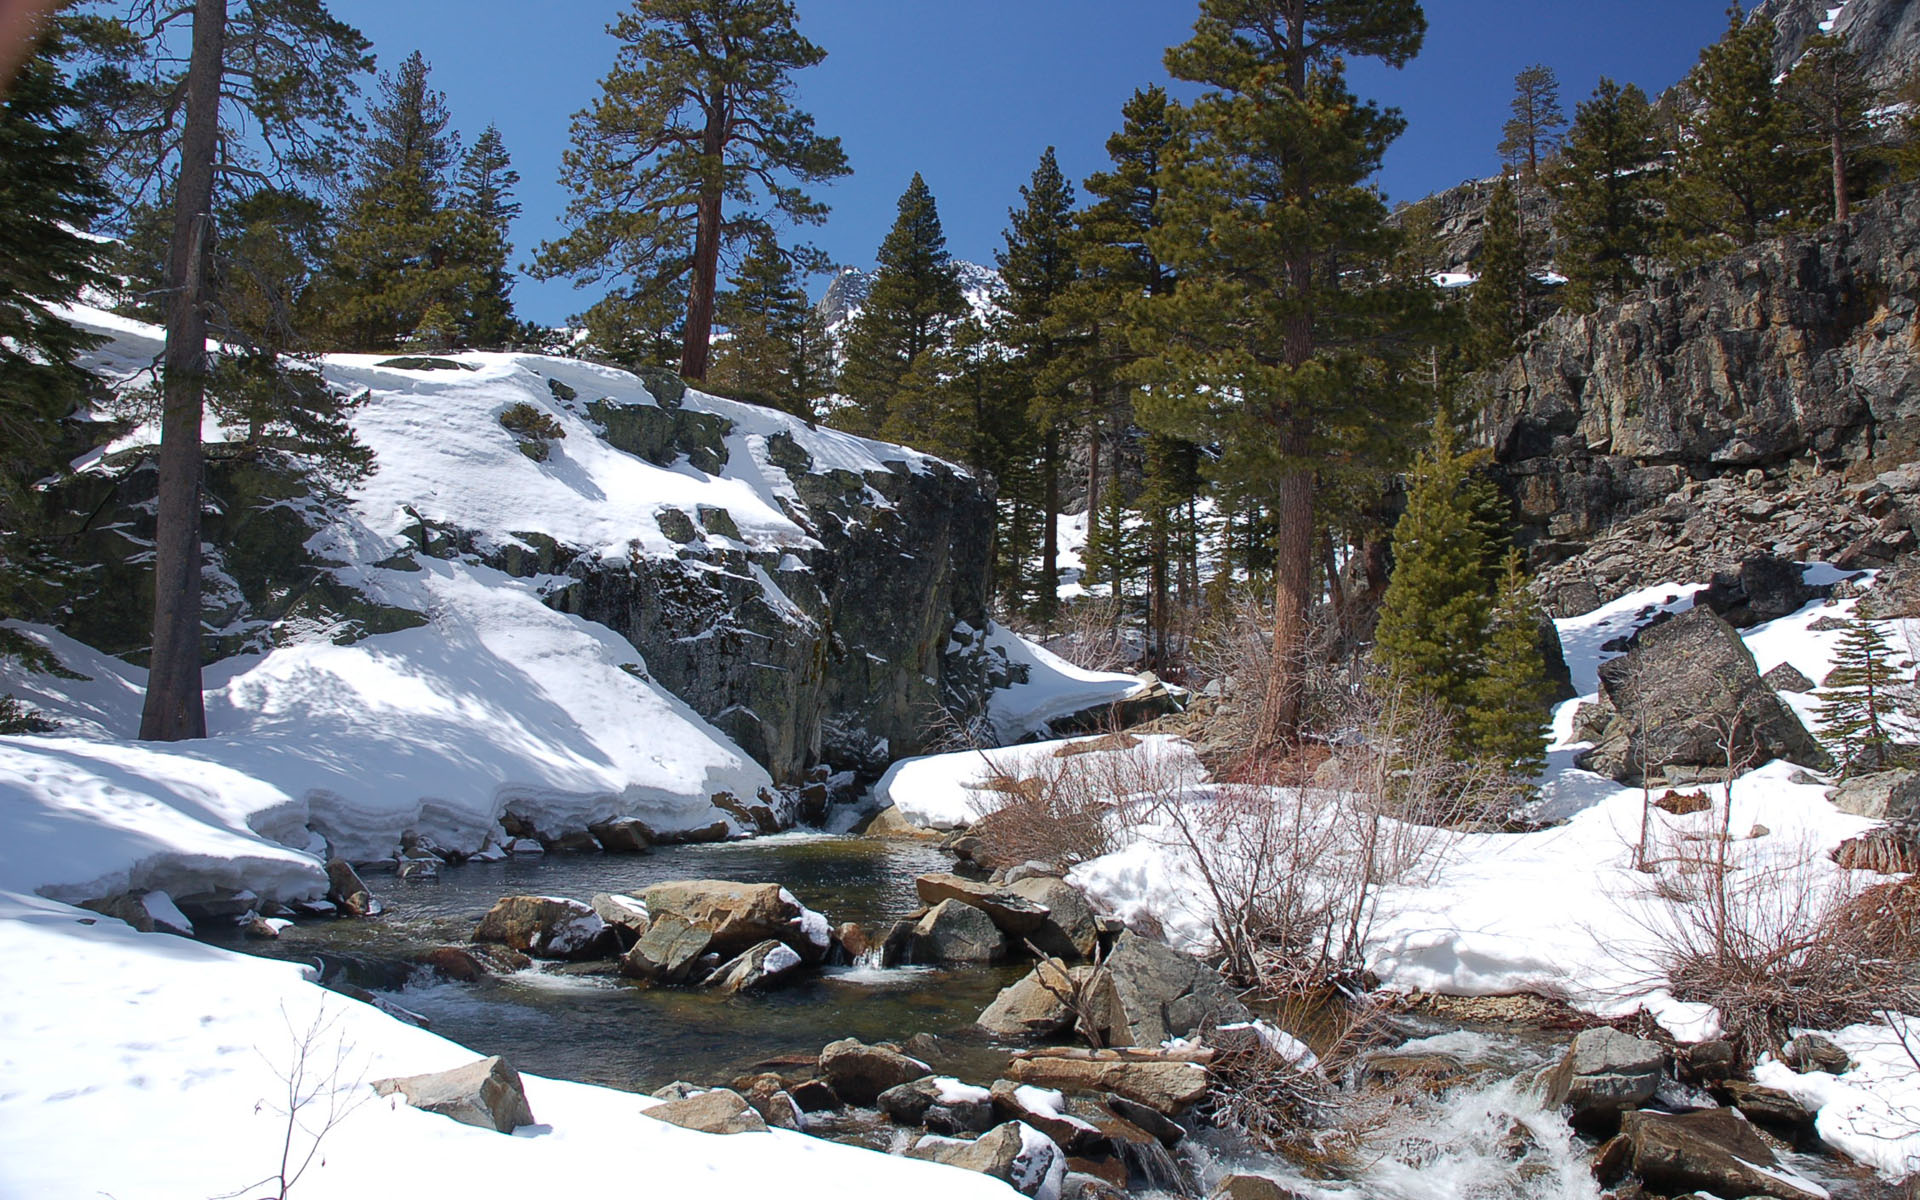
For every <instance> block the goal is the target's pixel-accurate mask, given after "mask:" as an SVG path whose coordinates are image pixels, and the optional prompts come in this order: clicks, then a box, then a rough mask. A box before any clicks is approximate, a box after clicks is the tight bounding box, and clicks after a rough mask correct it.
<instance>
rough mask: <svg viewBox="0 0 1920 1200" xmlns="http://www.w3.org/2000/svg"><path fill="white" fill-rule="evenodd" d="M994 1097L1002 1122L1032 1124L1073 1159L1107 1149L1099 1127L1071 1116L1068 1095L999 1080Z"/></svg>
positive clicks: (1008, 1080)
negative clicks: (1068, 1107)
mask: <svg viewBox="0 0 1920 1200" xmlns="http://www.w3.org/2000/svg"><path fill="white" fill-rule="evenodd" d="M991 1094H992V1096H993V1111H994V1114H995V1116H996V1117H997V1118H998V1119H999V1120H1000V1121H1021V1122H1024V1123H1026V1124H1028V1125H1031V1126H1033V1127H1034V1128H1035V1129H1038V1130H1039V1131H1040V1132H1041V1133H1044V1134H1046V1135H1047V1136H1048V1137H1050V1138H1052V1139H1053V1140H1054V1143H1055V1144H1056V1145H1058V1146H1059V1147H1060V1148H1061V1149H1063V1150H1065V1151H1066V1152H1067V1154H1068V1155H1070V1156H1072V1155H1087V1154H1095V1153H1099V1152H1101V1151H1103V1150H1105V1149H1106V1148H1107V1140H1106V1137H1105V1135H1104V1134H1102V1133H1101V1132H1100V1128H1099V1126H1097V1125H1094V1124H1093V1123H1091V1122H1089V1121H1083V1120H1081V1119H1080V1118H1079V1117H1076V1116H1073V1115H1071V1114H1070V1113H1068V1112H1067V1099H1066V1096H1065V1095H1063V1094H1062V1093H1060V1092H1057V1091H1054V1090H1052V1089H1050V1088H1037V1087H1034V1086H1033V1085H1032V1084H1025V1083H1015V1082H1014V1081H1013V1080H1011V1079H996V1080H994V1083H993V1087H992V1089H991ZM1156 1115H1157V1114H1156ZM1161 1119H1162V1120H1164V1119H1165V1118H1161ZM989 1124H991V1122H989Z"/></svg>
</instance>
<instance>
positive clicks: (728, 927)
mask: <svg viewBox="0 0 1920 1200" xmlns="http://www.w3.org/2000/svg"><path fill="white" fill-rule="evenodd" d="M640 895H641V899H643V900H645V901H646V904H647V911H648V912H650V913H652V914H653V918H654V920H656V921H657V920H659V919H660V917H661V916H662V915H663V914H667V913H671V914H673V915H675V916H678V917H680V918H681V919H682V920H684V921H686V922H687V923H688V924H690V925H695V926H698V927H700V928H702V929H705V930H706V931H707V933H708V937H709V939H710V945H709V949H711V950H713V951H715V952H716V953H718V954H721V955H734V954H739V953H740V952H741V951H743V950H746V949H748V948H749V947H751V946H753V945H754V944H755V943H758V942H764V941H767V940H769V939H771V940H773V941H776V942H783V943H785V944H786V945H787V946H789V947H791V948H792V949H793V951H794V952H795V953H797V954H799V955H800V956H801V957H802V958H804V959H806V960H807V961H808V962H819V961H820V960H821V959H822V958H824V957H826V950H827V947H826V946H825V945H824V944H819V943H816V942H814V941H813V940H812V939H811V938H809V937H808V936H807V935H806V933H805V931H804V930H803V929H802V928H801V927H800V925H799V924H798V922H800V921H801V919H802V914H803V913H804V912H805V911H806V909H805V908H804V907H803V906H802V905H801V904H800V902H799V901H798V900H796V899H794V898H793V895H792V894H791V893H790V892H788V891H787V890H786V889H785V888H783V887H781V886H780V885H779V884H777V883H733V882H730V881H728V880H724V879H688V880H681V881H678V882H674V883H656V884H654V885H653V886H652V887H650V888H647V889H646V890H645V891H643V892H642V893H641V894H640ZM821 932H822V933H824V932H825V930H822V931H821Z"/></svg>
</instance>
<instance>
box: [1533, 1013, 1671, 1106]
mask: <svg viewBox="0 0 1920 1200" xmlns="http://www.w3.org/2000/svg"><path fill="white" fill-rule="evenodd" d="M1665 1064H1666V1051H1664V1050H1662V1049H1661V1048H1660V1045H1659V1043H1657V1042H1649V1041H1647V1040H1646V1039H1644V1038H1637V1037H1634V1036H1633V1035H1632V1034H1627V1033H1622V1032H1620V1031H1619V1030H1617V1029H1613V1028H1610V1027H1607V1026H1601V1027H1600V1028H1598V1029H1588V1030H1585V1031H1583V1032H1582V1033H1581V1034H1580V1035H1579V1036H1577V1037H1575V1038H1574V1039H1573V1045H1572V1046H1570V1047H1568V1049H1567V1052H1566V1054H1565V1055H1564V1056H1563V1057H1562V1058H1561V1059H1560V1062H1559V1064H1558V1065H1557V1066H1555V1067H1553V1068H1552V1069H1551V1070H1550V1071H1548V1072H1547V1073H1546V1074H1545V1076H1543V1078H1542V1084H1543V1086H1544V1088H1545V1099H1546V1106H1547V1107H1548V1108H1558V1107H1560V1106H1561V1105H1565V1106H1567V1107H1568V1108H1569V1109H1571V1110H1572V1118H1573V1120H1574V1123H1575V1124H1579V1125H1594V1124H1607V1123H1609V1122H1610V1121H1611V1119H1612V1118H1613V1117H1614V1116H1615V1115H1617V1114H1619V1113H1621V1112H1624V1111H1626V1110H1627V1109H1630V1108H1636V1107H1638V1106H1639V1105H1641V1104H1644V1103H1646V1102H1647V1101H1648V1100H1651V1099H1652V1098H1653V1093H1654V1089H1655V1088H1657V1087H1659V1086H1660V1074H1661V1070H1662V1068H1663V1067H1664V1066H1665Z"/></svg>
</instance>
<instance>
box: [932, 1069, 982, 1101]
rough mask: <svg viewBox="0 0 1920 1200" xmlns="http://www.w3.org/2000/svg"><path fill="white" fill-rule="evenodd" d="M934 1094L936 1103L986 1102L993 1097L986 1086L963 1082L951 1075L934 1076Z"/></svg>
mask: <svg viewBox="0 0 1920 1200" xmlns="http://www.w3.org/2000/svg"><path fill="white" fill-rule="evenodd" d="M933 1094H934V1102H935V1103H936V1104H985V1103H987V1102H988V1101H989V1100H992V1099H993V1093H992V1092H990V1091H988V1090H987V1089H986V1088H983V1087H975V1086H974V1085H973V1084H970V1083H962V1082H961V1081H960V1080H958V1079H955V1078H954V1077H953V1076H951V1075H936V1076H934V1078H933Z"/></svg>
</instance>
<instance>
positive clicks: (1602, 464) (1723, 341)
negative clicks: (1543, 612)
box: [1474, 188, 1920, 561]
mask: <svg viewBox="0 0 1920 1200" xmlns="http://www.w3.org/2000/svg"><path fill="white" fill-rule="evenodd" d="M1917 298H1920V189H1916V188H1904V189H1896V190H1894V191H1891V192H1889V193H1887V194H1886V195H1885V196H1883V197H1882V198H1880V199H1879V200H1878V201H1876V202H1875V203H1873V204H1871V205H1868V206H1866V207H1865V208H1864V209H1863V210H1862V212H1861V213H1860V214H1859V215H1858V216H1856V217H1855V218H1854V219H1853V220H1852V221H1851V222H1849V223H1848V224H1846V225H1834V226H1829V227H1828V228H1826V229H1824V230H1821V231H1820V232H1818V233H1816V234H1812V235H1808V236H1799V237H1789V238H1784V239H1780V240H1778V241H1774V242H1769V243H1766V244H1764V245H1760V246H1755V247H1753V248H1751V249H1749V250H1747V251H1744V252H1742V253H1740V254H1737V255H1735V256H1733V257H1731V258H1729V259H1726V260H1723V261H1721V262H1717V263H1714V264H1711V265H1709V266H1706V267H1702V268H1699V269H1697V270H1693V271H1689V272H1686V273H1684V274H1681V275H1678V276H1675V277H1673V278H1671V279H1666V280H1661V281H1658V282H1656V283H1654V284H1651V285H1649V286H1648V287H1647V288H1646V289H1645V290H1643V291H1642V292H1640V293H1638V294H1636V295H1635V296H1633V297H1632V298H1630V299H1628V300H1627V301H1625V302H1623V303H1620V304H1617V305H1613V306H1611V307H1608V308H1604V309H1602V310H1600V311H1598V312H1596V313H1593V314H1590V315H1584V316H1579V315H1571V314H1561V315H1559V316H1557V317H1555V318H1553V319H1552V320H1550V321H1548V322H1547V323H1546V324H1545V325H1544V326H1543V327H1542V328H1541V329H1540V330H1538V331H1536V333H1535V334H1534V336H1533V337H1532V338H1531V340H1530V341H1529V344H1528V345H1527V347H1526V349H1525V350H1524V352H1523V353H1521V354H1520V355H1519V356H1517V357H1516V358H1514V359H1512V360H1510V361H1509V362H1508V363H1507V364H1506V365H1505V367H1504V368H1502V369H1499V370H1497V371H1495V372H1493V373H1491V374H1489V375H1487V376H1484V377H1482V378H1481V380H1479V381H1478V384H1477V388H1478V394H1477V395H1476V396H1475V397H1474V399H1475V400H1476V401H1477V403H1478V405H1479V411H1481V412H1482V413H1484V414H1485V417H1484V420H1485V428H1484V430H1483V433H1484V437H1485V440H1486V441H1487V443H1488V444H1490V445H1491V446H1492V447H1493V450H1494V453H1495V456H1496V459H1497V461H1498V464H1499V468H1500V471H1501V473H1502V475H1503V478H1504V480H1505V483H1506V485H1507V487H1508V489H1509V490H1510V492H1511V493H1512V495H1513V497H1514V500H1515V505H1516V509H1517V513H1518V516H1519V520H1520V522H1521V526H1522V530H1523V533H1522V540H1523V542H1524V543H1525V544H1528V545H1530V546H1532V547H1533V548H1534V550H1535V553H1536V559H1539V560H1547V561H1551V560H1553V559H1557V558H1562V557H1566V556H1567V555H1570V554H1572V553H1574V552H1576V551H1577V550H1578V549H1579V547H1580V545H1581V544H1582V543H1584V542H1586V541H1588V540H1590V539H1592V538H1593V537H1594V536H1596V535H1597V534H1599V533H1601V532H1602V531H1604V530H1606V529H1607V528H1609V527H1610V526H1612V525H1613V524H1615V523H1616V522H1619V521H1621V520H1623V519H1626V518H1628V517H1630V516H1632V515H1633V514H1635V513H1637V512H1641V511H1644V510H1646V509H1649V508H1651V507H1653V506H1655V505H1657V504H1660V503H1661V502H1662V501H1664V500H1665V499H1666V498H1667V497H1669V496H1672V495H1674V494H1675V493H1679V492H1681V491H1683V489H1685V488H1686V487H1687V485H1688V484H1689V483H1697V482H1703V481H1707V480H1712V479H1715V478H1718V477H1724V476H1729V475H1739V476H1741V477H1742V478H1746V477H1748V473H1749V472H1756V471H1757V472H1760V473H1761V475H1763V476H1767V477H1772V478H1775V479H1782V480H1793V479H1803V478H1811V477H1813V476H1816V475H1823V474H1827V473H1839V474H1841V475H1844V476H1846V477H1848V478H1850V479H1855V480H1862V479H1865V478H1868V477H1870V476H1872V475H1874V474H1876V473H1879V472H1881V471H1885V470H1888V469H1889V468H1891V467H1895V466H1899V465H1901V464H1903V463H1906V462H1908V461H1911V460H1912V459H1914V458H1916V457H1920V361H1917V359H1916V348H1917V347H1920V326H1917V325H1916V324H1915V321H1914V315H1915V309H1916V299H1917Z"/></svg>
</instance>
